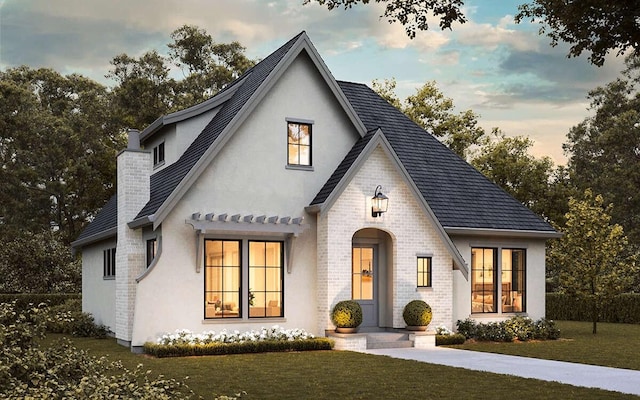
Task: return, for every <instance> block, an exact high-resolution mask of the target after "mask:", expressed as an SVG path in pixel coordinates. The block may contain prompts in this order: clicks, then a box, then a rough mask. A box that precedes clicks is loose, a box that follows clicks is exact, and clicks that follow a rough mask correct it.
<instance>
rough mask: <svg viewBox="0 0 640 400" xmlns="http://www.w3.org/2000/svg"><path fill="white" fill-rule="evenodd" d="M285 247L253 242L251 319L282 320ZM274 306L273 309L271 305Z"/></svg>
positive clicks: (281, 244)
mask: <svg viewBox="0 0 640 400" xmlns="http://www.w3.org/2000/svg"><path fill="white" fill-rule="evenodd" d="M282 249H283V243H282V242H258V241H250V242H249V252H250V254H249V260H250V261H251V262H250V264H249V291H250V293H249V317H250V318H261V317H262V318H264V317H281V316H283V314H282V306H281V304H282V299H283V292H282V279H283V271H282V269H283V252H282ZM267 300H269V302H271V303H272V304H271V306H269V302H268V301H267Z"/></svg>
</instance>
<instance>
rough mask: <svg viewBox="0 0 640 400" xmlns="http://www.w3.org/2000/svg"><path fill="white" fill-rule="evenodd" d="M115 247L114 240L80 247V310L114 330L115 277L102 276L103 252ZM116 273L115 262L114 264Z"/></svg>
mask: <svg viewBox="0 0 640 400" xmlns="http://www.w3.org/2000/svg"><path fill="white" fill-rule="evenodd" d="M115 247H116V241H115V239H114V240H106V241H103V242H98V243H95V244H93V245H91V246H87V247H84V248H83V249H82V293H83V294H84V295H83V296H82V311H83V312H86V313H90V314H91V315H93V317H94V319H95V321H96V323H97V324H103V325H106V326H108V327H109V329H111V330H112V331H115V324H116V313H115V308H114V307H113V305H114V304H115V301H116V281H115V279H105V278H104V269H103V267H104V262H103V260H104V253H103V251H104V250H106V249H112V248H115ZM116 273H117V264H116Z"/></svg>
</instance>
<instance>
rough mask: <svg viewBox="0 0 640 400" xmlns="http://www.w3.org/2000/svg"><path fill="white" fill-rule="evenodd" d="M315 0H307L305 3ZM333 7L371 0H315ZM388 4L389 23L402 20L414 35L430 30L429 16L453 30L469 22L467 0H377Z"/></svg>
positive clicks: (345, 6) (440, 24) (411, 34)
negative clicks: (458, 24)
mask: <svg viewBox="0 0 640 400" xmlns="http://www.w3.org/2000/svg"><path fill="white" fill-rule="evenodd" d="M312 1H313V0H304V3H303V4H308V3H311V2H312ZM315 1H316V2H318V3H319V4H320V5H324V6H326V7H327V8H328V9H329V10H333V9H335V8H340V7H343V8H344V9H345V10H346V9H349V8H351V7H353V6H354V5H356V4H369V2H370V0H315ZM375 2H376V3H382V4H384V6H385V10H384V14H383V15H381V17H385V18H387V21H389V23H395V22H399V23H400V24H402V25H403V26H404V28H405V31H406V33H407V35H408V36H409V37H410V38H414V37H415V36H416V32H417V31H426V30H428V29H429V19H430V18H436V19H437V20H438V21H439V22H438V26H439V27H440V29H451V25H452V24H454V23H456V22H457V23H460V24H463V23H465V22H466V21H467V19H466V17H465V16H464V13H463V11H462V7H463V6H464V1H463V0H404V1H399V0H375Z"/></svg>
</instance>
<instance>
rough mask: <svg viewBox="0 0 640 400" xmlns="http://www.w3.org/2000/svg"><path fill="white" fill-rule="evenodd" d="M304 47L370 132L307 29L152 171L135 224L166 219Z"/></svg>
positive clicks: (248, 77)
mask: <svg viewBox="0 0 640 400" xmlns="http://www.w3.org/2000/svg"><path fill="white" fill-rule="evenodd" d="M302 51H305V52H306V53H307V54H308V55H309V57H310V58H311V60H312V61H313V63H314V65H315V66H316V68H317V69H318V71H319V72H320V74H321V75H322V77H323V78H324V80H325V82H326V83H327V85H328V86H329V88H330V89H331V91H332V92H333V94H334V95H335V96H336V100H337V101H338V102H339V103H340V104H341V106H342V107H343V109H344V110H345V111H346V113H347V115H348V117H349V119H350V120H351V122H352V123H353V124H354V125H355V126H356V129H357V130H358V132H360V134H361V136H362V135H364V134H365V128H364V124H363V123H362V121H361V120H360V118H359V116H358V114H357V113H356V112H355V110H354V109H353V107H352V106H351V103H349V101H348V100H347V98H346V96H345V95H344V93H342V90H341V89H340V86H339V85H338V83H337V82H336V81H335V79H334V78H333V76H332V75H331V73H330V72H329V70H328V68H327V67H326V65H325V64H324V62H323V61H322V59H321V58H320V55H319V54H318V52H317V50H316V49H315V47H314V46H313V44H312V43H311V41H310V40H309V37H308V36H307V35H306V33H305V32H302V33H300V34H299V35H298V36H296V37H294V38H293V39H291V40H290V41H289V42H287V43H286V44H285V45H284V46H282V47H281V48H280V49H278V50H276V51H275V52H273V53H272V54H271V55H269V56H268V57H267V58H265V59H264V60H262V61H261V62H260V63H258V64H256V66H254V67H253V68H252V69H251V70H249V71H248V72H247V73H245V74H244V75H243V76H242V77H240V78H239V79H240V80H242V82H241V83H239V84H238V85H239V87H238V88H237V89H235V93H233V95H232V96H231V97H230V98H229V99H228V100H227V101H226V102H225V103H224V104H223V105H222V108H221V109H220V112H218V114H216V115H215V116H214V118H213V119H212V120H211V122H210V123H209V124H208V125H207V127H205V129H204V130H203V131H202V133H201V134H200V135H199V136H198V138H197V139H196V140H195V141H194V142H193V143H192V144H191V146H190V147H189V148H188V149H187V150H186V151H185V153H184V154H183V155H182V156H181V157H180V158H179V159H178V161H177V162H176V163H174V164H173V165H170V166H167V167H165V168H164V169H163V170H161V171H159V172H157V173H156V174H154V175H152V176H151V193H150V200H149V202H148V203H147V204H146V205H145V206H144V207H143V209H142V210H141V211H140V212H139V213H138V215H137V216H136V218H135V220H134V221H133V223H132V224H131V226H140V225H145V224H148V223H149V222H153V225H154V228H155V227H157V226H158V225H159V224H160V223H161V222H162V220H163V219H164V218H165V217H166V216H167V215H168V214H169V212H170V211H171V210H172V209H173V207H174V206H175V204H176V203H177V202H178V201H179V200H180V199H181V198H182V196H183V195H184V193H185V192H186V191H187V190H188V189H189V187H191V185H192V184H193V183H194V182H195V180H196V179H197V178H198V176H200V174H201V173H202V172H203V171H204V169H205V168H206V167H207V166H208V165H209V164H210V162H211V160H212V159H213V158H214V157H215V156H216V154H217V153H218V152H219V151H220V150H221V149H222V148H223V146H224V144H225V143H226V142H227V141H228V140H229V138H230V137H231V135H232V134H233V132H234V131H235V129H236V128H237V127H238V126H239V125H240V124H241V123H242V122H243V121H244V120H245V119H246V118H247V117H248V116H249V114H250V113H251V111H252V110H253V109H254V108H255V106H257V104H258V103H259V102H260V100H261V99H262V98H263V97H264V96H265V95H266V93H267V92H268V91H269V90H270V89H271V88H272V87H273V85H274V84H275V83H276V82H277V80H278V78H279V77H280V76H281V75H282V74H283V73H285V71H286V69H287V68H288V67H289V65H291V63H292V62H293V61H294V60H295V59H296V57H297V56H298V55H299V54H300V53H301V52H302Z"/></svg>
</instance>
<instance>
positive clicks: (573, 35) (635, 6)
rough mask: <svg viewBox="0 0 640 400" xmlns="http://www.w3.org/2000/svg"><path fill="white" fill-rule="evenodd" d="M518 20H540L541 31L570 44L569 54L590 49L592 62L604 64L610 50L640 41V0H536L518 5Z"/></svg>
mask: <svg viewBox="0 0 640 400" xmlns="http://www.w3.org/2000/svg"><path fill="white" fill-rule="evenodd" d="M518 9H519V12H518V14H517V15H516V21H517V22H520V21H522V20H527V19H530V20H531V21H532V22H536V21H537V22H539V23H540V25H541V26H540V33H541V34H546V35H547V36H548V37H550V38H551V45H552V46H556V45H557V44H558V43H559V42H560V41H562V42H566V43H569V44H571V48H570V50H569V56H572V57H576V56H579V55H580V54H582V53H583V52H584V51H588V52H590V53H591V54H590V56H589V60H590V61H591V63H593V64H595V65H598V66H601V65H602V64H604V60H605V56H606V55H607V53H608V52H609V51H611V50H616V51H617V55H621V54H624V53H625V52H626V51H627V50H628V49H632V50H637V49H638V46H639V45H640V25H638V18H640V3H639V2H637V1H630V0H610V1H602V0H591V1H566V0H535V1H533V2H531V3H528V4H523V5H521V6H519V7H518Z"/></svg>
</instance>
